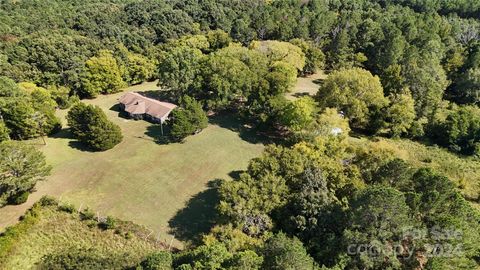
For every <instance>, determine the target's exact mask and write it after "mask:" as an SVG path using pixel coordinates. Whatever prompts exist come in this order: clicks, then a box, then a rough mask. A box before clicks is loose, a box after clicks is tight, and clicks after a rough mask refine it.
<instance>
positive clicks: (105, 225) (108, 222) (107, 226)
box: [98, 216, 117, 230]
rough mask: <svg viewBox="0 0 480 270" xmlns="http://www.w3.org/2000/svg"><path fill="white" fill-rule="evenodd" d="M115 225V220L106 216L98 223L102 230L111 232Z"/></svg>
mask: <svg viewBox="0 0 480 270" xmlns="http://www.w3.org/2000/svg"><path fill="white" fill-rule="evenodd" d="M116 224H117V221H116V220H115V218H113V217H111V216H107V218H106V219H105V220H104V221H102V222H100V223H99V224H98V225H99V226H100V228H102V229H104V230H113V229H115V227H116Z"/></svg>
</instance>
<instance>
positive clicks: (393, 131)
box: [385, 90, 415, 137]
mask: <svg viewBox="0 0 480 270" xmlns="http://www.w3.org/2000/svg"><path fill="white" fill-rule="evenodd" d="M389 98H390V104H391V105H390V107H388V109H387V115H386V120H385V121H386V126H387V127H388V128H389V133H390V135H391V136H392V137H400V136H401V135H404V134H407V133H408V131H409V130H410V128H411V127H412V125H413V122H414V120H415V101H414V99H413V98H412V95H411V94H410V92H409V91H408V90H405V91H403V92H402V93H399V94H394V95H392V96H390V97H389Z"/></svg>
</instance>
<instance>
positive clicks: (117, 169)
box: [0, 83, 263, 246]
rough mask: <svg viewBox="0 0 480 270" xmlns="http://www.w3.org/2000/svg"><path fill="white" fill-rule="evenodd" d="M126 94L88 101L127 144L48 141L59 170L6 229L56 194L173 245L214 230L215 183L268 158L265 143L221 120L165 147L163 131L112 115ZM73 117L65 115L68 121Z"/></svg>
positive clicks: (6, 213) (64, 137) (7, 217)
mask: <svg viewBox="0 0 480 270" xmlns="http://www.w3.org/2000/svg"><path fill="white" fill-rule="evenodd" d="M127 90H128V91H147V90H158V88H157V87H156V86H155V83H145V84H142V85H138V86H134V87H130V88H128V89H127ZM121 95H122V94H121V93H118V94H114V95H108V96H99V97H98V98H96V99H94V100H88V101H86V102H87V103H90V104H95V105H98V106H100V107H101V108H102V109H103V110H104V111H105V112H106V114H107V115H108V117H109V118H110V119H111V120H112V121H113V122H115V123H117V124H118V125H120V127H121V129H122V133H123V135H124V140H123V142H122V143H120V144H119V145H117V146H116V147H115V148H113V149H111V150H109V151H106V152H88V151H85V150H84V149H83V148H82V147H81V145H79V144H78V143H77V142H76V141H75V140H72V139H71V138H70V137H69V132H68V131H66V130H63V131H62V132H60V133H59V134H57V135H55V136H53V137H50V138H47V145H45V146H43V145H39V149H41V151H42V152H43V153H45V155H46V157H47V161H48V163H49V164H51V165H52V166H53V171H52V175H51V176H50V177H49V178H48V181H46V182H42V183H39V184H38V185H37V192H35V193H34V194H32V195H31V196H30V198H29V200H28V201H27V203H25V204H23V205H20V206H7V207H4V208H2V209H0V216H1V217H2V219H1V220H0V227H3V228H4V227H5V226H8V225H11V224H14V223H15V222H16V220H17V219H18V217H19V216H20V215H22V214H23V212H24V211H25V210H26V209H27V208H28V207H30V206H31V205H32V204H33V203H34V202H35V201H36V200H38V199H39V198H40V197H41V196H42V195H45V194H50V195H53V196H56V197H57V198H59V199H60V200H61V201H64V202H71V203H73V204H75V205H78V206H81V207H86V206H89V207H91V208H93V209H95V210H97V211H99V212H100V214H102V215H113V216H116V217H118V218H121V219H124V220H131V221H133V222H136V223H138V224H142V225H145V226H147V227H148V228H150V229H151V230H152V231H153V233H155V234H158V235H160V237H161V238H162V239H165V240H168V241H170V239H171V236H170V235H172V234H169V233H171V232H174V233H175V239H176V240H175V241H174V243H175V245H178V246H180V245H181V242H180V241H177V239H179V240H186V238H187V237H191V236H192V235H195V234H198V233H200V232H204V231H206V230H208V225H209V222H210V221H211V220H210V219H211V217H212V215H213V213H212V211H213V209H212V208H213V204H214V202H213V201H214V200H215V192H214V191H212V190H211V189H209V187H208V185H209V183H213V182H214V181H215V180H216V179H219V178H222V179H228V178H229V174H230V173H232V172H234V171H237V170H242V169H245V168H246V166H247V164H248V161H249V160H250V159H251V158H253V157H255V156H258V155H259V154H260V153H261V151H262V150H263V144H262V143H260V142H257V141H256V140H255V136H253V135H252V134H249V132H248V131H244V129H243V128H242V125H241V124H240V123H239V122H238V121H236V120H235V119H233V117H223V118H217V119H215V121H214V122H215V123H218V124H211V125H209V127H208V128H206V129H205V130H203V131H202V132H201V133H199V134H197V135H194V136H191V137H189V138H187V140H186V141H185V142H184V143H174V144H167V145H162V144H159V143H157V139H158V138H159V136H160V129H159V127H158V126H156V125H152V124H150V123H148V122H146V121H133V120H129V119H125V118H122V117H120V116H119V112H118V111H115V110H113V109H112V107H113V106H114V105H115V104H116V103H117V99H118V97H120V96H121ZM65 114H66V112H65V111H60V112H59V116H60V117H62V118H64V117H65ZM64 123H65V122H64ZM238 130H240V131H238ZM40 142H41V141H40V140H36V141H35V142H32V143H37V144H40Z"/></svg>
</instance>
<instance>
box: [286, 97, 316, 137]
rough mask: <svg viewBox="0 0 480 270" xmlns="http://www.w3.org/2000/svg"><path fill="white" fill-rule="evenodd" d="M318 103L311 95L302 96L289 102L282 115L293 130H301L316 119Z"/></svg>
mask: <svg viewBox="0 0 480 270" xmlns="http://www.w3.org/2000/svg"><path fill="white" fill-rule="evenodd" d="M315 112H316V104H315V101H314V100H313V98H311V97H308V96H307V97H302V98H299V99H296V100H294V101H293V102H291V103H289V104H288V106H287V107H286V108H285V111H284V112H283V115H282V118H283V119H282V123H284V124H285V125H286V126H287V127H288V128H289V129H290V130H291V131H301V130H304V129H306V128H307V127H309V126H310V125H311V124H312V123H313V122H314V120H315V118H314V117H315Z"/></svg>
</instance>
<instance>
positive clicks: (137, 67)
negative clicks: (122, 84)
mask: <svg viewBox="0 0 480 270" xmlns="http://www.w3.org/2000/svg"><path fill="white" fill-rule="evenodd" d="M155 67H156V66H155V64H154V63H153V62H152V61H151V60H149V59H148V58H146V57H145V56H143V55H141V54H137V53H131V52H128V53H127V63H126V69H127V75H128V79H127V82H128V83H130V84H139V83H142V82H145V81H147V80H149V79H151V78H152V76H153V74H154V72H155Z"/></svg>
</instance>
